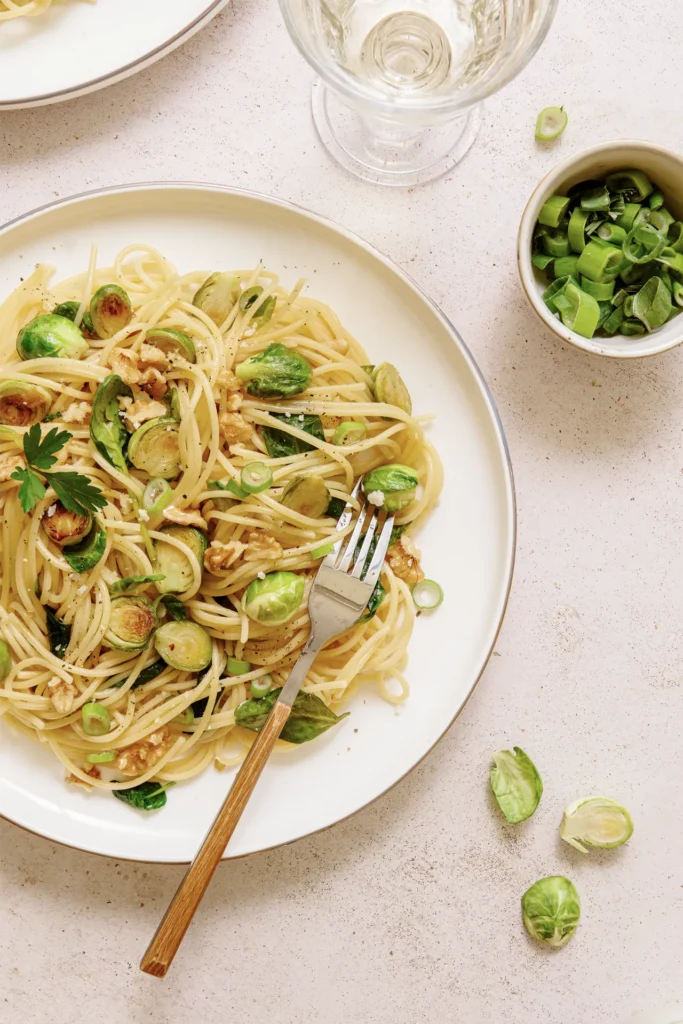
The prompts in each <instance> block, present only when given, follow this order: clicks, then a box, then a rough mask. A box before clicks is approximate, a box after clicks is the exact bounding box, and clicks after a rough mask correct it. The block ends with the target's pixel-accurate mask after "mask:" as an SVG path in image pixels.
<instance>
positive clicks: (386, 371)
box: [372, 363, 413, 415]
mask: <svg viewBox="0 0 683 1024" xmlns="http://www.w3.org/2000/svg"><path fill="white" fill-rule="evenodd" d="M372 380H373V384H374V388H375V401H376V402H384V403H385V404H386V405H396V406H398V408H399V409H403V411H404V412H407V413H408V415H410V414H411V413H412V411H413V403H412V401H411V398H410V392H409V391H408V388H407V387H406V386H405V384H404V382H403V378H402V377H401V374H400V373H399V372H398V370H397V369H396V367H395V366H393V365H392V364H391V363H381V364H380V365H379V366H377V367H375V368H374V370H373V374H372Z"/></svg>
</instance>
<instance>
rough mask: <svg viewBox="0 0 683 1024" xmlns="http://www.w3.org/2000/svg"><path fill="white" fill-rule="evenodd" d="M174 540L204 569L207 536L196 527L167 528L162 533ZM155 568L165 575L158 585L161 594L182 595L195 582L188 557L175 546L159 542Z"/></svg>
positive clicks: (174, 526)
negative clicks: (189, 552) (181, 544)
mask: <svg viewBox="0 0 683 1024" xmlns="http://www.w3.org/2000/svg"><path fill="white" fill-rule="evenodd" d="M161 532H162V533H163V534H165V535H166V536H168V537H172V538H173V539H174V540H179V541H181V543H183V544H185V546H186V547H188V548H189V549H190V551H191V552H192V554H193V555H194V556H195V558H196V559H197V561H198V562H199V567H200V568H201V567H202V564H203V560H204V552H205V551H206V547H207V544H208V541H207V539H206V536H205V534H203V533H202V531H201V530H198V529H196V527H194V526H176V525H173V526H165V527H164V528H163V530H162V531H161ZM155 568H156V569H158V570H159V572H160V573H163V575H164V577H165V578H164V579H163V580H159V582H158V583H157V590H158V591H159V593H160V594H182V593H183V592H184V591H186V590H187V589H188V588H189V587H190V586H191V585H192V581H193V580H194V572H193V570H192V565H191V564H190V560H189V558H188V557H187V555H186V554H185V553H184V552H183V551H181V549H180V548H178V547H176V546H175V545H174V544H166V543H165V542H164V541H163V540H160V541H157V544H156V559H155Z"/></svg>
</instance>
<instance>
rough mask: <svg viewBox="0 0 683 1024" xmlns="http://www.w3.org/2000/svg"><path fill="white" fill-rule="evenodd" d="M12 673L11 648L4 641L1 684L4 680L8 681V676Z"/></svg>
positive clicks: (0, 655)
mask: <svg viewBox="0 0 683 1024" xmlns="http://www.w3.org/2000/svg"><path fill="white" fill-rule="evenodd" d="M11 671H12V658H11V656H10V652H9V647H8V646H7V644H6V643H5V641H4V640H0V682H2V680H3V679H7V676H8V675H9V674H10V672H11Z"/></svg>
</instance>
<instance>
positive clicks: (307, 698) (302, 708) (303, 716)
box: [235, 688, 349, 743]
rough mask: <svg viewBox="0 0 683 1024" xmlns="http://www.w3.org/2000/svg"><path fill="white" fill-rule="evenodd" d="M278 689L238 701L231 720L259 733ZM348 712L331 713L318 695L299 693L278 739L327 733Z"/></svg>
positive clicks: (298, 739)
mask: <svg viewBox="0 0 683 1024" xmlns="http://www.w3.org/2000/svg"><path fill="white" fill-rule="evenodd" d="M281 692H282V688H280V689H278V690H271V691H270V693H267V694H266V696H265V697H251V698H250V699H249V700H244V701H242V703H241V704H238V705H237V707H236V708H235V723H236V724H237V725H241V726H242V728H243V729H250V730H251V731H252V732H260V731H261V729H262V728H263V726H264V724H265V721H266V718H267V717H268V715H269V713H270V709H271V708H272V706H273V704H274V703H275V701H276V700H277V699H278V697H279V695H280V693H281ZM348 714H349V712H348V711H346V712H344V714H343V715H335V713H334V711H332V710H330V708H328V706H327V705H326V704H325V703H324V701H322V700H321V699H320V697H317V696H316V695H315V694H314V693H303V692H301V693H299V694H298V695H297V698H296V700H295V701H294V704H293V705H292V711H291V713H290V716H289V718H288V719H287V721H286V722H285V724H284V726H283V729H282V732H281V733H280V739H281V740H287V742H288V743H306V742H307V741H308V740H314V739H315V738H316V736H320V735H322V733H324V732H327V730H328V729H331V728H332V726H333V725H336V724H337V722H341V720H342V718H346V716H347V715H348Z"/></svg>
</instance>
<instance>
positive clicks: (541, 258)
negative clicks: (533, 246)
mask: <svg viewBox="0 0 683 1024" xmlns="http://www.w3.org/2000/svg"><path fill="white" fill-rule="evenodd" d="M554 259H555V257H554V256H548V254H547V253H544V252H535V253H534V255H533V256H532V257H531V262H532V263H533V265H534V266H535V267H538V269H539V270H545V268H546V267H547V266H548V264H549V263H552V262H553V260H554Z"/></svg>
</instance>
